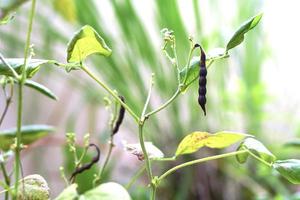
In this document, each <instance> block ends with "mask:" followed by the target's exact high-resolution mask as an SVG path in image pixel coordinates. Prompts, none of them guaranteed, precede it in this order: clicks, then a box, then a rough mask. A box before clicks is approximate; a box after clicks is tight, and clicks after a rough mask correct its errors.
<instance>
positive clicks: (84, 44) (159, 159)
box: [0, 0, 300, 200]
mask: <svg viewBox="0 0 300 200" xmlns="http://www.w3.org/2000/svg"><path fill="white" fill-rule="evenodd" d="M35 7H36V0H31V9H30V12H29V15H28V28H27V37H26V42H25V47H24V57H23V58H7V57H5V52H1V53H0V75H1V81H0V84H1V87H2V90H3V94H4V97H5V107H4V108H3V112H2V113H1V118H0V125H1V124H2V122H3V120H4V118H5V116H6V114H7V112H8V111H9V106H10V105H11V103H12V99H14V101H15V102H16V104H17V115H16V116H17V118H16V120H15V121H16V127H15V128H12V129H7V130H1V131H0V149H1V155H0V167H1V171H2V174H3V177H4V178H3V180H1V181H0V184H1V186H2V188H3V190H2V191H1V192H0V193H4V196H5V199H6V200H7V199H41V200H44V199H50V190H51V188H50V189H49V188H48V185H47V181H46V180H45V179H44V178H43V177H42V176H41V175H38V174H33V175H29V176H26V177H23V176H22V173H21V172H22V170H21V162H20V161H21V152H22V150H23V149H26V148H28V149H30V147H29V145H30V144H31V143H33V142H35V141H37V140H39V139H40V138H43V137H44V136H46V135H48V134H49V133H51V132H54V130H55V129H54V127H52V126H48V125H40V124H34V125H26V126H24V125H23V103H24V101H26V99H24V87H29V88H32V89H34V90H36V91H37V92H39V93H41V94H42V95H45V96H47V97H49V98H51V99H53V100H57V96H56V95H55V94H54V92H52V91H51V90H50V89H48V88H47V87H46V86H44V85H42V84H40V83H37V82H35V81H32V80H31V78H32V77H34V76H35V75H36V74H37V73H38V72H39V69H40V68H41V67H43V66H45V65H51V66H53V67H58V68H60V69H63V70H65V71H66V72H67V73H72V71H74V70H77V71H80V72H81V73H83V74H84V75H86V76H87V77H89V78H90V79H92V80H93V81H95V83H97V84H98V86H99V88H100V89H103V90H104V91H106V92H107V94H108V95H109V97H107V98H106V102H107V106H108V107H110V111H111V118H110V122H109V125H108V126H109V130H110V137H109V143H108V151H107V154H106V155H103V154H102V153H101V152H102V151H101V149H100V148H99V147H98V146H97V145H96V144H94V143H91V142H90V135H89V134H86V135H85V136H84V138H83V140H84V145H83V147H81V148H82V149H83V151H81V152H79V150H78V145H77V141H76V134H75V133H66V144H67V147H68V151H69V152H70V153H71V155H72V159H73V164H74V171H73V173H72V174H71V176H70V177H68V176H67V175H66V173H65V170H64V168H63V167H61V168H60V169H57V170H59V171H60V173H61V177H62V179H63V180H64V181H65V183H66V188H65V189H62V192H61V193H60V194H59V195H58V196H57V197H56V198H55V199H56V200H73V199H87V200H93V199H114V200H129V199H131V197H130V193H129V192H128V191H129V189H130V187H131V186H132V185H133V184H135V182H136V181H137V180H138V179H139V178H140V177H141V175H142V174H143V173H144V172H146V174H147V177H148V188H149V199H151V200H154V199H156V198H158V199H159V197H157V194H156V193H157V190H159V189H160V186H161V184H162V183H163V182H164V181H165V180H166V179H167V178H168V177H169V176H172V175H173V174H174V172H176V171H177V170H180V169H182V168H185V167H189V166H192V165H196V164H201V163H204V162H209V161H212V160H217V159H223V158H227V157H235V158H236V160H237V162H239V163H241V164H242V163H245V162H246V161H247V159H248V157H251V158H253V159H255V160H257V161H258V162H260V163H262V164H264V165H266V166H267V167H269V168H270V170H274V171H277V172H278V173H279V174H280V175H282V177H284V178H286V179H287V180H288V181H290V182H291V183H293V184H299V183H300V160H296V159H288V160H278V159H277V158H276V156H275V155H273V153H272V152H270V151H269V150H268V149H267V147H265V146H264V145H263V144H262V143H261V142H260V141H259V140H258V139H257V138H255V137H254V136H252V135H250V134H247V133H240V132H234V131H224V130H220V131H217V132H215V133H209V132H207V131H206V130H202V129H201V127H199V129H198V130H195V131H194V132H192V133H188V134H186V136H185V137H184V138H183V139H182V140H181V141H178V142H179V145H178V146H177V147H173V148H174V155H170V156H166V155H165V154H164V153H163V152H162V151H161V150H160V149H159V147H156V146H155V145H154V144H153V143H152V142H151V141H148V140H145V136H146V132H145V129H146V128H147V127H146V124H147V123H148V122H149V121H151V119H152V118H153V116H154V115H156V114H157V113H159V112H161V111H162V110H164V109H165V108H167V107H168V106H169V105H170V104H172V103H173V102H174V101H176V100H177V99H178V98H180V96H181V95H184V93H185V92H186V91H187V90H188V89H190V87H189V86H190V85H192V84H194V83H195V82H198V85H199V87H198V91H195V92H196V93H197V94H198V99H195V101H194V102H195V105H194V106H195V109H198V110H199V118H200V119H201V118H203V117H205V116H206V115H209V113H210V110H209V109H206V107H205V105H206V104H209V99H206V93H209V90H208V91H207V88H206V83H207V79H206V77H207V76H209V75H210V73H211V72H210V70H209V69H210V68H211V67H212V66H213V64H214V63H215V62H218V60H221V59H229V58H230V53H231V50H232V49H233V48H235V47H237V46H238V45H240V44H241V43H242V42H243V41H244V39H245V38H244V37H245V35H246V34H247V33H248V32H249V31H250V30H251V29H254V28H255V27H256V26H257V25H258V24H259V22H260V20H261V18H262V13H259V14H257V15H255V16H254V17H252V18H250V19H249V20H247V21H245V22H244V23H243V24H242V25H241V26H240V27H239V28H238V29H237V30H236V31H235V32H234V34H233V35H232V37H231V38H230V39H229V40H228V43H227V44H226V45H225V47H224V48H215V49H212V50H208V49H206V48H205V46H203V45H201V36H196V37H195V38H192V37H191V38H189V42H190V50H189V53H188V57H187V58H186V63H185V65H184V66H180V65H179V63H178V59H177V48H176V38H175V33H174V32H173V31H172V30H169V29H167V28H165V29H163V30H162V31H161V35H162V39H163V40H162V41H163V42H162V43H163V45H162V52H163V54H164V55H165V56H166V58H167V59H168V60H169V61H170V65H171V66H172V67H173V68H174V70H175V74H177V76H175V77H174V79H177V88H170V90H174V91H175V92H174V94H173V95H172V96H171V97H170V98H169V99H166V100H165V103H163V104H162V105H160V106H158V107H157V108H155V109H153V110H150V109H149V104H150V99H151V98H153V97H152V96H151V94H152V91H153V85H154V84H155V74H153V73H152V74H149V76H147V77H143V80H144V81H146V82H147V83H148V95H147V98H146V99H145V100H144V102H141V104H143V109H142V110H141V111H140V112H135V111H134V110H133V109H132V108H131V107H130V106H129V105H128V104H127V103H126V96H124V94H120V93H119V92H118V91H116V90H115V89H114V88H111V87H110V86H108V84H107V83H105V82H104V81H103V80H101V79H100V78H99V77H98V76H97V75H96V74H95V73H94V72H93V66H89V65H88V64H87V62H86V60H87V59H88V58H89V56H90V55H92V54H96V55H99V56H104V57H109V56H111V54H112V52H113V50H112V49H114V48H117V47H108V45H107V44H106V43H105V41H104V39H103V38H102V37H101V36H100V35H99V34H98V33H97V32H96V30H95V29H94V28H93V27H91V26H89V25H85V26H83V27H81V28H80V29H79V30H78V31H77V32H76V33H75V34H74V36H73V37H72V38H71V39H70V42H69V43H68V45H67V47H66V49H67V51H66V57H67V61H66V62H65V63H62V62H59V61H56V60H55V59H53V60H48V59H36V58H34V56H35V55H34V47H33V46H32V45H31V32H32V27H33V26H32V25H33V21H34V16H35ZM9 11H10V8H8V9H7V12H5V13H2V14H1V23H0V25H1V26H3V25H5V24H6V23H10V21H11V20H12V18H13V17H12V16H13V14H11V12H9ZM1 26H0V28H1ZM94 67H99V68H102V67H105V66H94ZM62 73H63V72H62ZM124 73H126V72H124ZM116 78H117V77H116ZM109 85H113V83H110V84H109ZM124 86H126V84H124ZM15 90H16V93H15V92H14V91H15ZM14 94H15V95H16V96H14ZM197 102H198V103H197ZM198 104H199V105H198ZM215 109H217V108H215ZM125 117H128V118H132V120H133V121H134V122H135V124H136V127H137V129H138V132H137V133H136V138H137V140H139V143H136V144H124V146H125V150H126V151H128V152H130V153H132V154H133V155H135V156H136V158H137V159H138V160H140V161H141V162H143V165H142V167H141V168H140V170H139V171H138V172H137V173H136V174H135V175H134V176H133V177H132V179H131V180H130V181H129V182H128V184H127V185H121V184H119V183H116V182H104V181H103V180H104V179H103V174H104V172H105V170H106V169H107V166H108V163H109V161H110V158H111V156H112V151H113V148H114V138H115V137H118V130H119V128H120V126H122V121H123V119H124V118H125ZM159 134H161V133H159ZM236 143H239V145H238V148H237V149H236V150H235V151H232V152H227V153H222V154H217V155H213V156H209V157H203V158H199V159H195V160H191V161H188V162H183V163H181V164H178V165H175V164H174V165H173V167H171V168H169V169H168V170H166V171H164V172H163V173H158V172H157V171H155V170H153V167H152V165H153V163H156V164H159V165H164V164H165V163H167V162H170V163H175V162H174V161H176V160H177V159H178V158H179V157H182V156H185V155H186V154H192V153H195V152H197V151H199V150H200V149H201V148H203V147H207V148H217V149H223V148H227V147H229V146H231V145H233V144H236ZM175 149H176V150H175ZM90 151H91V152H94V156H93V157H92V159H91V160H90V161H89V162H87V163H86V162H84V161H83V160H84V158H85V156H86V155H87V153H88V152H90ZM10 158H14V167H13V169H8V168H7V165H6V164H7V161H8V160H9V159H10ZM101 159H103V164H102V166H100V168H99V171H98V173H96V174H95V176H94V179H92V180H90V181H91V182H92V183H93V186H94V187H93V188H92V189H91V190H89V191H86V192H84V193H79V192H78V191H77V184H76V183H75V180H76V176H77V175H78V174H81V173H85V172H86V171H88V170H89V169H90V168H91V167H92V166H93V165H98V161H99V160H101ZM241 167H242V166H241Z"/></svg>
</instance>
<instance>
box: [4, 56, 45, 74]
mask: <svg viewBox="0 0 300 200" xmlns="http://www.w3.org/2000/svg"><path fill="white" fill-rule="evenodd" d="M5 60H6V62H7V63H8V64H9V65H10V66H11V67H12V68H13V69H14V70H15V71H16V72H17V73H18V74H19V75H20V74H22V72H21V68H22V66H23V64H24V59H23V58H6V59H5ZM48 62H49V60H41V59H31V60H30V61H29V62H28V63H27V68H26V75H27V77H28V78H31V77H32V76H33V75H34V74H35V73H36V72H37V71H38V70H39V69H40V67H41V65H43V64H46V63H48ZM0 75H5V76H12V77H13V74H12V72H11V70H10V69H9V68H8V67H7V66H6V65H5V64H4V63H3V62H2V61H1V60H0Z"/></svg>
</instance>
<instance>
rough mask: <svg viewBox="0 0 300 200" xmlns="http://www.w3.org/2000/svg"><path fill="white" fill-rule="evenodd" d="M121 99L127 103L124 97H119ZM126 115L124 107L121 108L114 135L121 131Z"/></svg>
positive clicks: (113, 131)
mask: <svg viewBox="0 0 300 200" xmlns="http://www.w3.org/2000/svg"><path fill="white" fill-rule="evenodd" d="M119 98H120V99H121V100H122V101H123V102H124V103H125V98H124V97H123V96H119ZM124 115H125V108H124V106H122V105H121V106H120V110H119V115H118V119H117V121H116V123H115V125H114V128H113V130H112V135H115V134H116V133H117V132H118V131H119V128H120V126H121V124H122V122H123V119H124Z"/></svg>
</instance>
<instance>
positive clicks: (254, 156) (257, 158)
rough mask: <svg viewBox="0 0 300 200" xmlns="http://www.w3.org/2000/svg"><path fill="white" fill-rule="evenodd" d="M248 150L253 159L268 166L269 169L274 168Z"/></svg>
mask: <svg viewBox="0 0 300 200" xmlns="http://www.w3.org/2000/svg"><path fill="white" fill-rule="evenodd" d="M245 150H247V152H248V153H249V154H250V155H251V156H252V157H253V158H255V159H256V160H258V161H260V162H261V163H263V164H264V165H266V166H268V167H272V164H271V163H268V162H266V161H265V160H263V159H261V158H260V157H258V156H257V155H255V154H254V153H252V152H251V151H250V150H248V149H245Z"/></svg>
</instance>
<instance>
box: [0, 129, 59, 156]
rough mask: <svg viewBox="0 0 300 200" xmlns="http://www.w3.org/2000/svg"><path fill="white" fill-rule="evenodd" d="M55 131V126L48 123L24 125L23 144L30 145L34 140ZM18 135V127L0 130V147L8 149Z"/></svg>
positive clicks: (22, 130)
mask: <svg viewBox="0 0 300 200" xmlns="http://www.w3.org/2000/svg"><path fill="white" fill-rule="evenodd" d="M53 131H54V127H52V126H47V125H27V126H22V128H21V132H22V141H21V142H22V144H25V145H28V144H31V143H32V142H34V141H36V140H38V139H40V138H42V137H45V136H46V135H48V134H49V133H50V132H53ZM16 135H17V131H16V128H12V129H6V130H2V131H0V149H2V150H4V151H7V150H9V149H10V146H11V145H12V144H13V143H14V139H15V137H16Z"/></svg>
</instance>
